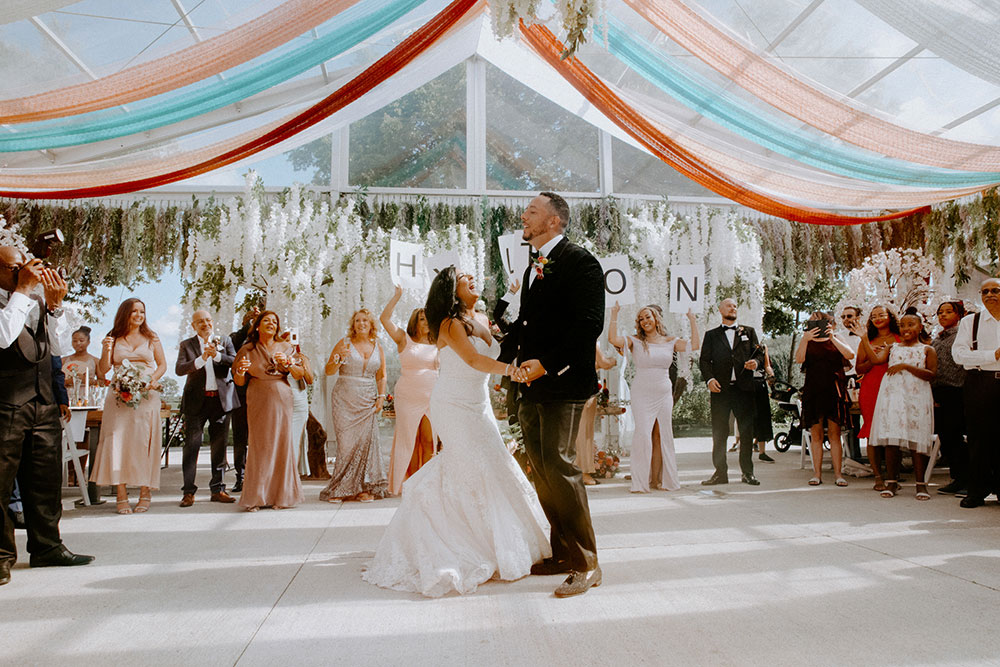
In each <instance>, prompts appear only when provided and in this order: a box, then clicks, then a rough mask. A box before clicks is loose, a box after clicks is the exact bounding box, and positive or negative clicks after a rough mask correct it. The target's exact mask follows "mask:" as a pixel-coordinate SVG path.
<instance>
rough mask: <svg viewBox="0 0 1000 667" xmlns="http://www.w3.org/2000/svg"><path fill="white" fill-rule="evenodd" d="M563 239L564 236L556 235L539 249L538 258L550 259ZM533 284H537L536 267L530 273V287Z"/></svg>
mask: <svg viewBox="0 0 1000 667" xmlns="http://www.w3.org/2000/svg"><path fill="white" fill-rule="evenodd" d="M562 239H563V235H562V234H556V235H555V236H553V237H552V238H551V239H549V241H548V243H546V244H545V245H543V246H542V247H541V248H539V249H538V256H539V257H548V256H549V253H550V252H552V249H553V248H555V247H556V246H557V245H559V242H560V241H562ZM533 282H535V268H534V267H532V268H531V271H529V272H528V287H531V283H533Z"/></svg>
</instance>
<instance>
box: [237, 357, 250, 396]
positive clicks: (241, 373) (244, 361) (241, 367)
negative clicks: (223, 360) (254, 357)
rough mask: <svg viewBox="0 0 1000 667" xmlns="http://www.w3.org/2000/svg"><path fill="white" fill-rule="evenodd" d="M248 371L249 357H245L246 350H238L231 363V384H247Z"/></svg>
mask: <svg viewBox="0 0 1000 667" xmlns="http://www.w3.org/2000/svg"><path fill="white" fill-rule="evenodd" d="M249 370H250V357H248V356H247V350H246V348H240V351H239V352H238V353H237V354H236V360H235V361H234V362H233V382H235V383H236V384H238V385H239V386H241V387H242V386H243V385H245V384H246V383H247V379H248V378H247V375H246V374H247V371H249Z"/></svg>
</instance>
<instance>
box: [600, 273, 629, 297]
mask: <svg viewBox="0 0 1000 667" xmlns="http://www.w3.org/2000/svg"><path fill="white" fill-rule="evenodd" d="M627 285H628V281H627V280H626V279H625V272H624V271H622V270H621V269H609V270H607V271H605V272H604V290H605V291H606V292H607V293H608V294H621V293H622V292H624V291H625V287H627Z"/></svg>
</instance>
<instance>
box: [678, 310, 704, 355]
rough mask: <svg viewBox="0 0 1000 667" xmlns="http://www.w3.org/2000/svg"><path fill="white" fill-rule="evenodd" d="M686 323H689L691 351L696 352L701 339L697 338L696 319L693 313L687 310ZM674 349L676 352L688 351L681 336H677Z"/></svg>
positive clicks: (686, 343)
mask: <svg viewBox="0 0 1000 667" xmlns="http://www.w3.org/2000/svg"><path fill="white" fill-rule="evenodd" d="M687 318H688V324H690V325H691V343H690V345H691V351H692V352H697V351H698V348H699V347H701V341H700V340H699V338H698V320H697V319H695V316H694V313H693V312H691V311H690V310H688V312H687ZM674 349H675V350H677V351H678V352H687V351H688V342H687V341H686V340H684V339H683V338H679V339H678V340H677V342H676V343H675V344H674Z"/></svg>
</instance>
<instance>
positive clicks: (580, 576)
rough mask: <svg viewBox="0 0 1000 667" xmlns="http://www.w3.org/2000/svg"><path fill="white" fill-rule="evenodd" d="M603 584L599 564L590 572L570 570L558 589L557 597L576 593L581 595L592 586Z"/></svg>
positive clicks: (566, 596)
mask: <svg viewBox="0 0 1000 667" xmlns="http://www.w3.org/2000/svg"><path fill="white" fill-rule="evenodd" d="M600 585H601V566H600V565H598V566H597V567H595V568H594V569H593V570H591V571H590V572H575V571H574V572H570V574H569V576H568V577H566V581H564V582H563V583H562V585H561V586H559V588H557V589H556V593H555V594H556V597H557V598H568V597H573V596H574V595H581V594H583V593H586V592H587V591H588V590H590V587H591V586H600Z"/></svg>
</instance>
